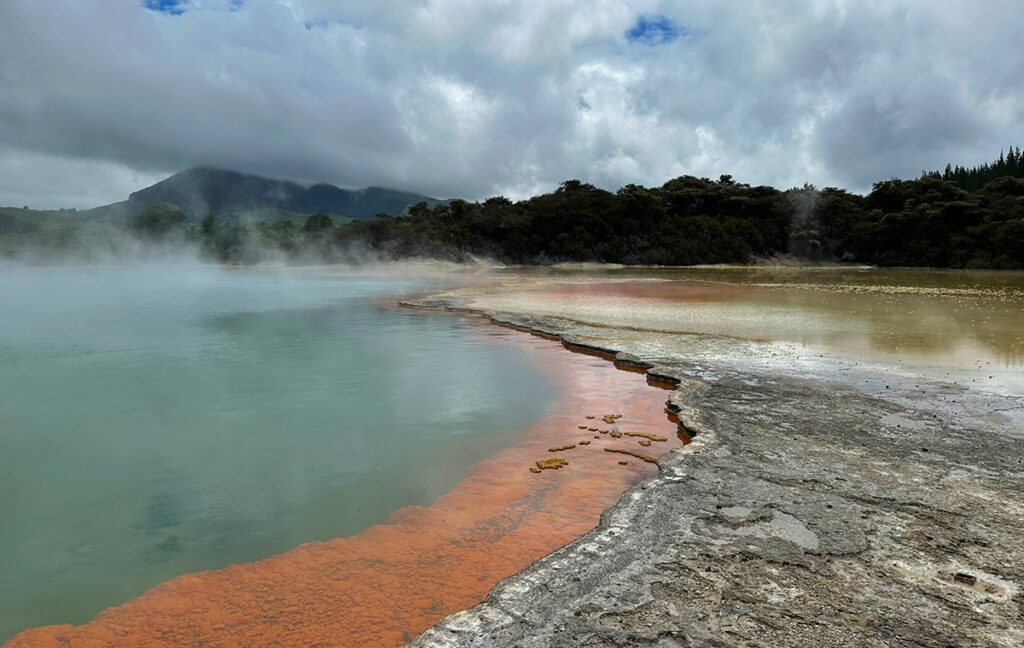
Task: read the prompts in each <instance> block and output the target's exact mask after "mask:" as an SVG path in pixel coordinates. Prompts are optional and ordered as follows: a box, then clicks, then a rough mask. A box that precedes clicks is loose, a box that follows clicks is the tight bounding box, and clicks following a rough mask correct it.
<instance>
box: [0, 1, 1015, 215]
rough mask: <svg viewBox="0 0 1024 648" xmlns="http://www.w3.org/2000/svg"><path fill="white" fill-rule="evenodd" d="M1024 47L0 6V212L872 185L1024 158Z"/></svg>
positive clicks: (998, 11) (240, 5) (689, 13)
mask: <svg viewBox="0 0 1024 648" xmlns="http://www.w3.org/2000/svg"><path fill="white" fill-rule="evenodd" d="M338 7H344V9H339V8H338ZM1022 34H1024V4H1022V2H1021V0H1006V1H999V0H992V1H982V0H979V1H978V2H974V3H967V2H962V1H949V2H940V1H937V0H922V1H920V2H911V1H896V0H884V1H878V2H870V1H857V2H854V1H852V0H851V1H849V2H845V1H840V0H836V1H832V2H829V1H825V0H821V1H817V2H814V1H809V0H808V1H800V0H771V1H765V2H753V1H746V0H745V1H743V2H739V1H723V0H702V1H691V2H670V1H664V2H661V1H658V0H636V1H633V0H578V1H576V0H522V1H515V0H418V1H409V2H382V1H381V0H351V1H348V2H339V1H329V0H179V1H177V2H175V1H173V0H46V1H45V2H44V1H40V0H0V205H19V206H20V205H22V204H28V205H30V206H33V207H38V208H50V207H61V206H68V207H72V206H73V207H91V206H95V205H99V204H104V203H108V202H112V201H115V200H121V199H123V198H125V197H126V196H127V194H128V193H129V192H130V191H133V190H135V189H139V188H141V187H144V186H147V185H149V184H152V183H153V182H155V181H157V180H159V179H161V178H163V177H165V176H167V175H170V174H171V173H174V172H177V171H180V170H182V169H184V168H187V167H190V166H194V165H198V164H208V165H216V166H223V167H228V168H233V169H238V170H242V171H250V172H256V173H261V174H264V175H269V176H273V177H281V178H287V179H293V180H297V181H300V182H313V181H326V182H331V183H334V184H337V185H340V186H346V187H358V186H366V185H381V186H389V187H396V188H402V189H408V190H413V191H419V192H423V193H426V194H429V195H432V196H436V197H450V196H460V197H465V198H469V199H478V198H484V197H487V196H491V195H498V194H503V195H506V196H509V197H512V198H522V197H526V196H529V195H532V194H535V193H539V192H543V191H548V190H551V189H553V188H555V187H556V186H557V185H558V183H559V182H561V181H563V180H566V179H569V178H578V179H580V180H583V181H586V182H590V183H593V184H596V185H598V186H602V187H605V188H608V189H617V188H618V187H620V186H622V185H623V184H626V183H639V184H645V185H660V184H662V183H663V182H665V181H666V180H668V179H670V178H673V177H676V176H679V175H683V174H693V175H697V176H709V177H713V178H717V177H718V176H719V175H720V174H723V173H729V174H732V175H733V176H735V178H736V179H737V180H740V181H743V182H749V183H765V184H771V185H774V186H776V187H779V188H786V187H790V186H795V185H802V184H803V183H804V182H810V183H812V184H815V185H818V186H840V187H846V188H849V189H853V190H856V191H864V190H867V189H870V186H871V182H873V181H875V180H878V179H884V178H888V177H892V176H898V177H915V176H917V175H918V174H919V173H920V172H921V170H922V169H923V168H929V169H931V168H938V167H941V166H942V165H944V164H945V162H947V161H953V162H961V163H964V164H976V163H979V162H982V161H985V160H988V159H991V158H992V157H994V156H995V155H997V154H998V152H999V149H1000V148H1003V147H1005V146H1007V145H1008V144H1010V143H1013V144H1019V145H1024V74H1022V72H1021V71H1022V70H1024V40H1022V38H1024V37H1022Z"/></svg>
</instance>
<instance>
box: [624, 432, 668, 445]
mask: <svg viewBox="0 0 1024 648" xmlns="http://www.w3.org/2000/svg"><path fill="white" fill-rule="evenodd" d="M623 434H625V435H626V436H628V437H640V438H642V439H647V440H648V441H668V437H663V436H659V435H657V434H650V433H648V432H623ZM641 445H643V444H642V443H641ZM647 445H650V444H647Z"/></svg>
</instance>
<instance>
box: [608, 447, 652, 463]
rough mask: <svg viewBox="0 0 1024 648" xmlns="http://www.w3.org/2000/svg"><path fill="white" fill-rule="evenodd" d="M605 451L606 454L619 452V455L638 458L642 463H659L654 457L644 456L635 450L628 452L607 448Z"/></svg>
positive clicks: (623, 449) (621, 449)
mask: <svg viewBox="0 0 1024 648" xmlns="http://www.w3.org/2000/svg"><path fill="white" fill-rule="evenodd" d="M604 451H605V452H617V453H619V454H624V455H629V456H630V457H636V458H637V459H639V460H641V461H646V462H647V463H657V462H658V460H657V459H655V458H654V457H652V456H651V455H645V454H643V453H641V452H636V451H634V450H627V449H625V448H605V449H604Z"/></svg>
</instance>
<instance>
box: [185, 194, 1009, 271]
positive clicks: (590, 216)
mask: <svg viewBox="0 0 1024 648" xmlns="http://www.w3.org/2000/svg"><path fill="white" fill-rule="evenodd" d="M198 238H199V240H200V243H201V244H202V246H203V249H204V250H205V251H206V253H207V254H209V255H211V256H213V257H216V258H219V259H223V260H228V261H242V262H244V261H247V260H252V259H251V258H248V257H247V255H253V254H259V253H262V252H261V251H264V250H265V249H266V248H268V247H269V248H270V249H273V250H276V251H278V252H280V253H281V254H284V255H285V256H287V257H289V258H298V259H301V258H303V257H312V256H316V257H317V258H321V259H324V260H327V261H353V260H355V261H358V260H360V259H361V258H366V257H372V258H375V259H382V260H395V259H402V258H409V257H433V258H442V259H451V260H456V261H459V260H466V259H468V258H471V257H486V258H491V259H495V260H498V261H501V262H504V263H509V264H551V263H557V262H563V261H595V262H603V263H622V264H631V265H692V264H703V263H748V262H750V261H752V260H754V259H756V258H768V259H770V258H772V257H777V256H780V255H792V256H795V257H798V258H802V259H808V260H811V261H815V262H847V263H863V264H873V265H880V266H915V267H939V268H946V267H948V268H997V269H1019V268H1024V179H1022V178H1016V177H1012V176H1003V177H1000V178H996V179H994V180H991V181H989V182H988V183H987V184H985V185H984V186H983V187H982V188H980V189H978V190H975V191H967V190H964V189H962V188H960V187H959V186H957V185H956V184H955V183H953V182H949V181H946V180H943V179H941V178H935V177H931V176H927V177H923V178H919V179H916V180H898V179H893V180H885V181H881V182H877V183H875V184H874V185H873V187H872V190H871V192H870V193H869V194H868V195H866V196H861V195H858V194H854V193H850V192H848V191H846V190H843V189H837V188H832V187H830V188H826V189H822V190H818V189H816V188H815V187H813V186H810V185H805V186H804V187H801V188H794V189H790V190H787V191H779V190H777V189H774V188H772V187H768V186H751V185H747V184H742V183H738V182H736V181H734V180H733V179H732V178H731V177H730V176H721V177H720V178H719V179H718V180H711V179H708V178H696V177H693V176H683V177H680V178H676V179H674V180H670V181H669V182H666V183H665V184H664V185H662V186H660V187H653V188H647V187H642V186H638V185H632V184H631V185H626V186H625V187H622V188H621V189H619V190H618V191H616V192H609V191H606V190H603V189H600V188H597V187H594V186H593V185H589V184H586V183H583V182H580V181H578V180H569V181H566V182H563V183H562V184H561V185H560V186H559V187H558V189H557V190H555V191H553V192H551V193H546V194H543V195H540V196H535V197H533V198H530V199H527V200H522V201H518V202H513V201H511V200H508V199H507V198H503V197H495V198H489V199H487V200H484V201H480V202H466V201H463V200H453V201H451V202H448V203H445V204H441V205H437V206H435V207H432V208H431V207H428V206H427V205H426V204H424V203H420V204H417V205H413V206H412V207H411V208H410V209H409V210H408V213H407V214H405V215H402V216H398V217H391V216H387V215H384V214H381V215H380V216H378V218H376V219H374V220H363V221H354V222H352V223H347V224H344V225H340V226H337V227H335V226H334V225H333V223H330V219H329V218H328V217H326V216H324V215H314V216H311V217H310V218H309V219H307V220H306V222H305V224H299V223H294V222H290V221H284V222H278V223H258V224H254V225H238V224H217V223H216V222H215V221H213V222H212V224H209V226H208V227H207V226H206V225H205V224H204V227H203V228H202V231H201V232H199V234H198Z"/></svg>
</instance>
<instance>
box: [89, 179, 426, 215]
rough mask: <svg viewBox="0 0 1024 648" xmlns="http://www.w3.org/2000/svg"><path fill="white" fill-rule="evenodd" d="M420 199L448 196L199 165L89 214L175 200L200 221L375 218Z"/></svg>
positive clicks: (129, 212) (125, 211)
mask: <svg viewBox="0 0 1024 648" xmlns="http://www.w3.org/2000/svg"><path fill="white" fill-rule="evenodd" d="M418 202H425V203H427V205H429V206H431V207H433V206H434V205H438V204H440V203H442V202H444V201H441V200H438V199H436V198H430V197H429V196H423V195H421V194H416V193H410V192H405V191H397V190H394V189H384V188H382V187H368V188H366V189H355V190H348V189H341V188H339V187H336V186H334V185H332V184H326V183H319V184H314V185H312V186H306V185H301V184H298V183H296V182H290V181H287V180H274V179H271V178H264V177H262V176H257V175H251V174H247V173H239V172H238V171H230V170H227V169H216V168H212V167H196V168H193V169H188V170H187V171H182V172H181V173H177V174H175V175H173V176H171V177H169V178H167V179H166V180H161V181H160V182H158V183H156V184H155V185H152V186H150V187H146V188H145V189H140V190H138V191H135V192H133V193H132V194H130V195H129V196H128V200H125V201H122V202H119V203H113V204H111V205H105V206H103V207H97V208H95V209H91V210H88V212H86V213H92V214H93V215H98V216H106V217H127V216H133V215H135V214H137V213H139V212H140V211H142V210H143V209H145V208H146V207H149V206H151V205H155V204H158V203H171V204H173V205H175V206H177V207H178V209H180V210H181V211H183V212H184V213H185V215H186V216H188V219H189V220H190V221H200V220H202V219H203V218H205V217H206V216H207V215H208V214H211V213H212V214H217V215H218V216H219V217H221V218H227V219H231V218H232V217H233V218H236V219H245V218H247V217H250V218H251V217H252V216H251V214H252V213H254V212H256V213H260V214H266V213H274V214H277V215H278V217H281V218H288V217H290V216H294V215H308V214H315V213H326V214H331V215H333V216H340V217H344V218H351V219H371V218H374V217H375V216H376V215H377V214H379V213H382V212H383V213H386V214H390V215H393V216H394V215H397V214H400V213H401V212H402V211H404V210H405V209H406V208H407V207H408V206H410V205H414V204H416V203H418Z"/></svg>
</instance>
